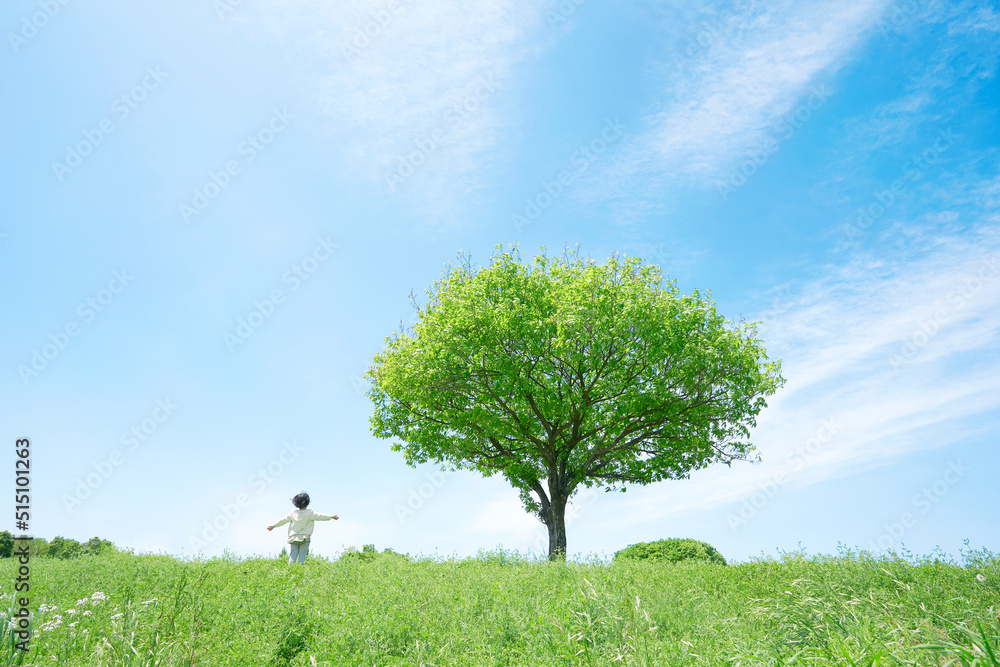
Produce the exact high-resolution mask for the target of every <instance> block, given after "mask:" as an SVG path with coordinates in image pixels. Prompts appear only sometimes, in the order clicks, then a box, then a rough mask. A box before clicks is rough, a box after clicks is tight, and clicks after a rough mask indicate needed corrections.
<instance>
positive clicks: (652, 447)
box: [368, 246, 783, 557]
mask: <svg viewBox="0 0 1000 667" xmlns="http://www.w3.org/2000/svg"><path fill="white" fill-rule="evenodd" d="M427 296H428V300H427V302H426V304H425V305H424V306H423V307H419V313H418V315H419V319H418V321H417V322H416V323H415V324H414V326H413V327H412V329H410V330H401V331H399V332H397V333H395V334H393V335H391V336H390V337H389V338H387V339H386V348H385V349H384V350H383V351H382V352H380V353H379V354H378V355H376V357H375V359H374V363H373V365H372V367H371V368H370V369H369V372H368V377H369V379H370V380H371V381H372V387H371V390H370V391H369V397H370V398H371V399H372V401H373V403H374V414H373V416H372V418H371V424H372V430H373V432H374V434H375V435H376V436H378V437H381V438H392V439H394V440H395V442H394V443H393V445H392V448H393V450H395V451H400V452H402V453H403V455H404V456H405V458H406V461H407V462H408V463H409V464H410V465H416V464H418V463H425V462H428V461H433V462H435V463H438V464H443V465H448V466H452V467H455V468H464V469H470V470H477V471H479V472H480V473H482V474H483V475H486V476H492V475H497V474H499V475H502V476H503V477H504V478H506V479H507V480H508V481H509V482H510V483H511V484H512V485H513V486H514V487H515V488H516V489H517V490H518V491H519V492H520V496H521V499H522V501H523V502H524V506H525V508H526V509H527V510H528V511H530V512H533V513H535V514H536V515H537V516H538V518H539V519H540V520H541V521H542V522H543V523H544V524H545V525H546V526H547V527H548V530H549V555H550V557H558V556H559V555H565V548H566V535H565V518H564V517H565V509H566V504H567V502H568V500H569V499H570V497H571V496H572V495H573V493H574V492H576V491H577V490H579V488H580V487H581V486H585V487H590V486H594V485H598V486H603V487H604V488H606V489H607V490H609V491H610V490H616V489H620V490H622V491H624V490H625V488H626V485H628V484H643V485H644V484H649V483H652V482H657V481H661V480H667V479H681V478H685V477H687V476H688V475H689V474H690V472H691V471H692V470H696V469H699V468H704V467H706V466H708V465H709V464H711V463H715V462H723V463H726V464H729V463H731V462H732V461H734V460H740V459H747V458H749V456H750V454H751V452H752V451H753V445H752V444H751V443H750V442H749V440H748V437H749V433H750V429H751V428H752V427H753V426H754V425H755V418H756V415H757V414H758V413H759V412H760V410H761V409H763V408H764V407H765V405H766V402H765V397H766V396H768V395H770V394H772V393H773V392H774V391H775V390H776V388H777V387H778V386H780V384H781V383H782V382H783V380H782V378H781V375H780V362H778V361H769V360H768V359H767V355H766V351H765V349H764V347H763V342H762V341H760V340H759V339H758V338H757V335H756V328H755V326H754V325H753V324H748V323H739V324H737V323H733V322H729V321H726V320H725V319H724V318H723V317H722V316H721V315H719V314H718V313H717V312H716V309H715V304H714V303H713V302H712V301H711V299H710V298H709V296H708V295H703V294H701V293H700V292H698V291H697V290H696V291H694V292H692V293H691V294H690V295H682V294H681V293H680V291H679V289H678V288H677V286H676V283H675V282H673V281H669V280H664V279H663V278H662V275H661V273H660V269H659V268H658V267H657V266H655V265H647V264H644V263H643V262H642V260H641V259H638V258H632V257H625V256H618V255H615V256H612V257H611V258H609V259H608V260H607V261H606V262H605V263H603V264H598V263H596V262H595V261H594V260H592V259H586V260H585V259H583V258H581V257H580V256H579V255H578V254H577V253H575V252H573V251H567V252H566V253H565V254H564V255H563V256H562V257H558V258H550V257H548V256H547V255H546V254H545V253H544V249H543V252H542V253H541V254H540V255H539V256H537V257H536V258H535V259H534V261H533V262H531V263H530V264H528V263H526V262H524V261H523V260H522V258H521V255H520V253H519V252H518V250H517V248H516V246H515V247H513V248H511V250H510V251H509V252H504V251H503V249H502V247H500V246H498V248H497V252H496V253H495V254H494V256H493V258H492V261H491V263H490V264H489V266H485V267H473V266H472V264H471V261H470V260H468V259H467V258H466V259H465V261H463V262H462V263H461V265H460V266H457V267H454V266H449V267H448V268H447V269H446V271H445V272H444V275H443V276H442V278H441V279H440V280H438V281H437V282H436V283H435V284H434V285H433V286H432V287H431V288H429V289H428V290H427ZM543 482H545V486H543V484H542V483H543Z"/></svg>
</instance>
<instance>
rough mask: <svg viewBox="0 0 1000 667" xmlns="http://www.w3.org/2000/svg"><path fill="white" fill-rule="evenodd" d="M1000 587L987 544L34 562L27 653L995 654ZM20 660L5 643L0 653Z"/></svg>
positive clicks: (968, 660) (491, 657)
mask: <svg viewBox="0 0 1000 667" xmlns="http://www.w3.org/2000/svg"><path fill="white" fill-rule="evenodd" d="M0 567H2V568H5V569H4V574H5V576H6V577H7V580H8V581H9V580H10V579H12V578H13V576H14V575H13V571H14V570H13V566H12V565H11V564H10V563H8V562H0ZM998 584H1000V559H997V558H996V557H995V556H993V555H992V554H990V553H988V552H967V553H965V554H964V557H963V562H962V563H956V562H952V561H950V560H949V559H947V558H944V557H941V556H940V555H938V556H931V557H924V558H914V557H912V556H909V557H902V556H892V557H883V558H874V557H871V556H870V555H867V554H856V553H852V552H850V551H846V550H845V551H842V552H841V553H840V554H839V555H838V556H836V557H833V556H816V557H806V556H805V555H803V554H800V553H799V554H786V555H784V556H783V557H782V558H780V559H770V558H768V559H758V560H755V561H753V562H749V563H743V564H738V565H729V566H721V565H710V564H701V563H682V564H678V565H664V564H649V563H641V562H638V563H636V562H632V563H629V562H624V563H623V562H619V563H614V564H610V565H609V564H602V563H599V562H596V561H595V562H591V563H568V564H560V563H549V562H547V561H535V560H530V559H527V558H524V557H521V556H519V555H518V554H514V553H509V552H506V553H505V552H502V551H497V552H490V553H483V554H481V555H480V556H479V557H478V558H471V559H439V560H434V559H416V560H411V559H408V558H406V557H403V556H398V555H394V554H379V556H378V557H377V558H374V559H360V558H344V559H342V560H339V561H335V562H329V561H326V560H323V559H319V558H311V559H310V560H309V561H308V562H307V563H306V564H305V565H304V566H301V567H295V566H288V565H286V564H285V563H284V562H283V561H282V560H279V559H269V558H248V559H238V558H233V557H227V558H223V559H213V560H207V561H194V562H180V561H177V560H175V559H173V558H170V557H167V556H150V555H132V554H121V553H116V554H109V555H101V556H96V557H86V558H81V559H78V560H69V561H67V560H49V559H45V558H40V559H36V560H34V561H32V591H31V593H32V596H31V597H32V606H33V608H34V609H36V610H38V611H36V617H35V618H34V619H33V626H34V630H35V635H34V637H33V639H32V650H31V652H30V654H28V656H27V657H26V659H25V660H24V663H23V664H25V665H134V666H145V665H198V666H203V665H234V666H236V665H238V666H240V667H247V666H249V665H266V666H267V667H272V666H300V665H415V666H416V665H424V666H426V667H432V666H443V665H518V666H522V665H523V666H531V667H534V666H545V665H619V664H621V665H636V666H646V665H649V666H652V665H657V666H660V665H734V666H736V665H739V666H747V667H749V666H751V665H798V664H801V665H866V666H874V665H956V666H957V665H970V666H971V665H998V664H1000V663H998V662H997V657H998V656H1000V622H998V618H1000V590H998ZM95 593H101V594H103V596H106V599H103V600H102V599H100V598H101V597H102V596H95ZM40 605H45V606H44V607H40ZM40 609H41V610H40ZM85 612H88V613H85ZM57 616H58V617H60V621H59V622H56V621H55V619H56V617H57ZM3 651H7V653H3ZM13 657H15V656H13V655H12V654H11V653H10V650H9V648H8V645H7V644H4V645H2V646H0V664H10V659H11V658H13Z"/></svg>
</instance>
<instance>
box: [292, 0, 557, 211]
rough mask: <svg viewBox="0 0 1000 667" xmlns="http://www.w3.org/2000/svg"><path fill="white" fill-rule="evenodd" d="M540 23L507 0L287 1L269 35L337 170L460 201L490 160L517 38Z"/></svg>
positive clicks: (520, 50)
mask: <svg viewBox="0 0 1000 667" xmlns="http://www.w3.org/2000/svg"><path fill="white" fill-rule="evenodd" d="M542 19H543V14H542V12H541V10H540V8H538V7H537V6H534V5H533V4H532V3H521V2H516V1H515V0H498V1H491V2H460V1H459V0H434V1H432V2H412V1H411V0H349V1H347V2H337V3H334V4H329V3H325V2H320V1H318V0H286V2H284V3H282V4H281V5H280V10H279V11H277V12H276V15H275V16H274V18H273V20H274V22H275V26H276V27H275V30H276V31H277V32H279V33H280V34H281V35H283V37H284V38H285V39H286V40H287V41H288V42H289V43H294V44H295V45H296V48H297V51H298V53H297V54H296V63H297V65H296V66H297V71H296V72H295V74H296V76H297V77H298V78H299V79H300V80H301V82H302V84H303V86H304V87H305V88H306V89H307V90H308V91H309V93H310V94H311V96H312V97H313V99H314V101H315V104H316V105H317V107H318V108H319V109H320V110H321V111H322V113H323V114H325V115H326V116H327V117H328V118H329V120H330V129H331V133H332V134H333V135H334V137H335V139H336V141H337V144H338V150H337V153H338V156H339V158H340V162H341V164H342V165H343V167H344V171H345V173H347V174H349V175H350V176H351V177H353V178H355V179H356V178H358V177H361V178H362V179H365V180H368V181H371V182H375V183H378V184H380V185H381V186H382V187H384V188H385V190H386V191H387V192H393V193H398V192H401V191H405V192H407V193H408V194H410V195H416V194H417V193H419V192H421V191H423V192H425V193H428V191H430V193H429V194H428V196H429V197H430V198H431V199H433V198H434V197H437V196H440V195H442V192H441V190H444V191H445V192H448V193H451V194H452V196H454V195H455V194H456V193H461V192H462V191H463V190H465V189H468V188H471V187H473V186H474V185H475V179H474V176H475V175H476V174H478V173H480V170H481V169H482V168H483V166H484V165H485V164H486V163H487V162H488V157H489V154H490V153H491V151H492V149H495V147H496V144H497V140H498V135H499V133H500V131H501V130H502V128H503V127H505V126H506V125H507V124H508V123H509V118H508V111H509V110H510V108H511V107H512V106H513V105H512V103H511V102H510V100H509V99H508V98H507V97H505V90H508V89H509V88H510V87H511V77H512V74H513V72H512V70H513V68H514V66H515V65H516V64H517V63H518V62H519V61H520V60H521V59H523V58H524V57H525V55H526V54H527V53H528V52H529V50H530V48H531V47H530V46H529V45H528V44H527V43H526V39H525V38H526V33H527V32H528V31H529V30H530V29H531V28H532V27H533V26H535V25H536V24H537V23H538V22H539V21H541V20H542Z"/></svg>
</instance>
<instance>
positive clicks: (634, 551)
mask: <svg viewBox="0 0 1000 667" xmlns="http://www.w3.org/2000/svg"><path fill="white" fill-rule="evenodd" d="M615 560H616V561H618V560H645V561H650V562H666V563H679V562H681V561H685V560H702V561H707V562H709V563H717V564H719V565H725V564H726V559H725V558H723V557H722V554H720V553H719V552H718V551H716V550H715V547H713V546H712V545H710V544H706V543H705V542H699V541H698V540H691V539H680V538H676V537H672V538H670V539H666V540H658V541H656V542H639V543H638V544H630V545H629V546H627V547H626V548H624V549H622V550H621V551H618V552H616V553H615Z"/></svg>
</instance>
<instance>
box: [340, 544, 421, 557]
mask: <svg viewBox="0 0 1000 667" xmlns="http://www.w3.org/2000/svg"><path fill="white" fill-rule="evenodd" d="M376 558H396V559H400V558H401V559H404V560H407V561H408V560H410V557H409V556H408V555H406V554H401V553H397V552H395V551H393V550H392V549H385V550H384V551H383V552H382V553H381V554H380V553H379V552H378V549H376V548H375V545H374V544H366V545H364V546H363V547H362V548H361V551H358V550H357V548H355V547H348V548H347V549H346V550H345V551H344V553H343V554H341V556H340V559H339V560H359V561H373V560H375V559H376Z"/></svg>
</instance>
